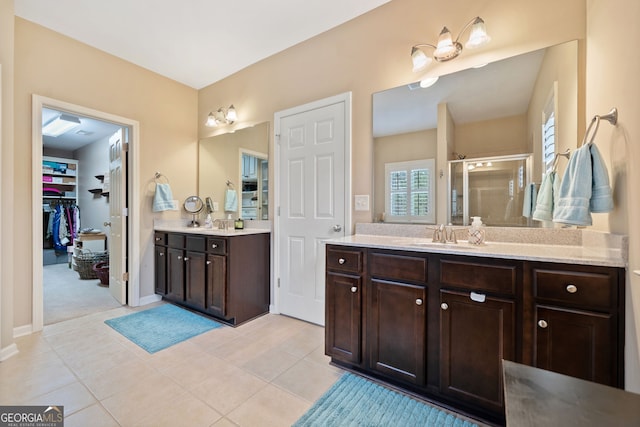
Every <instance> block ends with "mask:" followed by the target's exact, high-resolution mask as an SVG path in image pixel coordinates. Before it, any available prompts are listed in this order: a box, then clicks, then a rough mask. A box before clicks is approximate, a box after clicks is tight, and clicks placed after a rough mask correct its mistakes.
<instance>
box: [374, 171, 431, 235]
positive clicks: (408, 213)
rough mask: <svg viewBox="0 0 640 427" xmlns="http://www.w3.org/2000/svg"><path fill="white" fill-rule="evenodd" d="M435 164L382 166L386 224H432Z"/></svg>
mask: <svg viewBox="0 0 640 427" xmlns="http://www.w3.org/2000/svg"><path fill="white" fill-rule="evenodd" d="M434 171H435V160H434V159H423V160H413V161H408V162H395V163H385V206H386V221H389V222H423V223H434V222H435V197H434V179H433V177H434Z"/></svg>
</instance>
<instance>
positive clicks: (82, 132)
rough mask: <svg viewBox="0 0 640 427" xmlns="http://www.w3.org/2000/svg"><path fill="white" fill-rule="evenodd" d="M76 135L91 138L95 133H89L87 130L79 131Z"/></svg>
mask: <svg viewBox="0 0 640 427" xmlns="http://www.w3.org/2000/svg"><path fill="white" fill-rule="evenodd" d="M76 135H82V136H89V135H93V132H88V131H86V130H79V131H78V132H76Z"/></svg>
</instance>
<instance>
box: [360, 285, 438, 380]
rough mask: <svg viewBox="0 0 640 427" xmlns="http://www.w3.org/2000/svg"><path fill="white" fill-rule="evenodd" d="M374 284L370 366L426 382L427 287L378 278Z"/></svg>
mask: <svg viewBox="0 0 640 427" xmlns="http://www.w3.org/2000/svg"><path fill="white" fill-rule="evenodd" d="M370 284H371V286H370V288H369V289H368V291H369V292H370V294H369V297H368V298H369V305H368V307H367V308H368V310H369V315H368V322H367V331H368V332H367V334H368V341H367V343H368V347H369V367H370V368H371V369H373V370H374V371H376V372H378V373H380V374H382V375H385V376H387V377H391V378H394V379H398V380H401V381H404V382H408V383H411V384H416V385H423V384H425V382H426V374H425V366H426V360H425V359H426V357H425V355H426V333H425V328H426V323H425V322H426V310H427V298H426V297H427V292H426V288H425V287H424V286H418V285H410V284H405V283H397V282H388V281H383V280H377V279H372V280H371V281H370Z"/></svg>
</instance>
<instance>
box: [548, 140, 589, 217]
mask: <svg viewBox="0 0 640 427" xmlns="http://www.w3.org/2000/svg"><path fill="white" fill-rule="evenodd" d="M592 185H593V178H592V167H591V150H590V148H589V144H585V145H583V146H582V147H580V148H578V149H577V150H576V151H574V152H573V154H572V155H571V158H570V159H569V163H568V164H567V169H566V170H565V171H564V176H563V177H562V184H560V190H559V192H558V203H557V205H556V208H555V209H554V212H553V221H554V222H560V223H564V224H570V225H582V226H584V225H591V224H592V221H591V211H590V209H589V203H590V201H591V193H592Z"/></svg>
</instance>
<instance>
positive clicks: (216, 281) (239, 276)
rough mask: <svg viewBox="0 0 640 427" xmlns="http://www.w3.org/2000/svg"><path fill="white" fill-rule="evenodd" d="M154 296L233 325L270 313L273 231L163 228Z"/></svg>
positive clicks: (157, 240) (156, 237)
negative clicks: (271, 243)
mask: <svg viewBox="0 0 640 427" xmlns="http://www.w3.org/2000/svg"><path fill="white" fill-rule="evenodd" d="M154 243H155V292H156V294H159V295H162V297H163V298H164V299H166V300H167V301H170V302H173V303H176V304H179V305H182V306H185V307H187V308H190V309H192V310H196V311H199V312H201V313H204V314H207V315H210V316H214V317H216V318H217V319H220V320H222V321H223V322H225V323H228V324H230V325H234V326H235V325H238V324H240V323H243V322H246V321H248V320H251V319H253V318H255V317H257V316H260V315H262V314H265V313H267V312H268V311H269V289H270V285H269V280H270V279H269V278H270V231H269V230H258V229H246V230H229V231H224V230H210V229H187V228H186V227H183V228H158V227H156V229H155V232H154Z"/></svg>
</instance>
